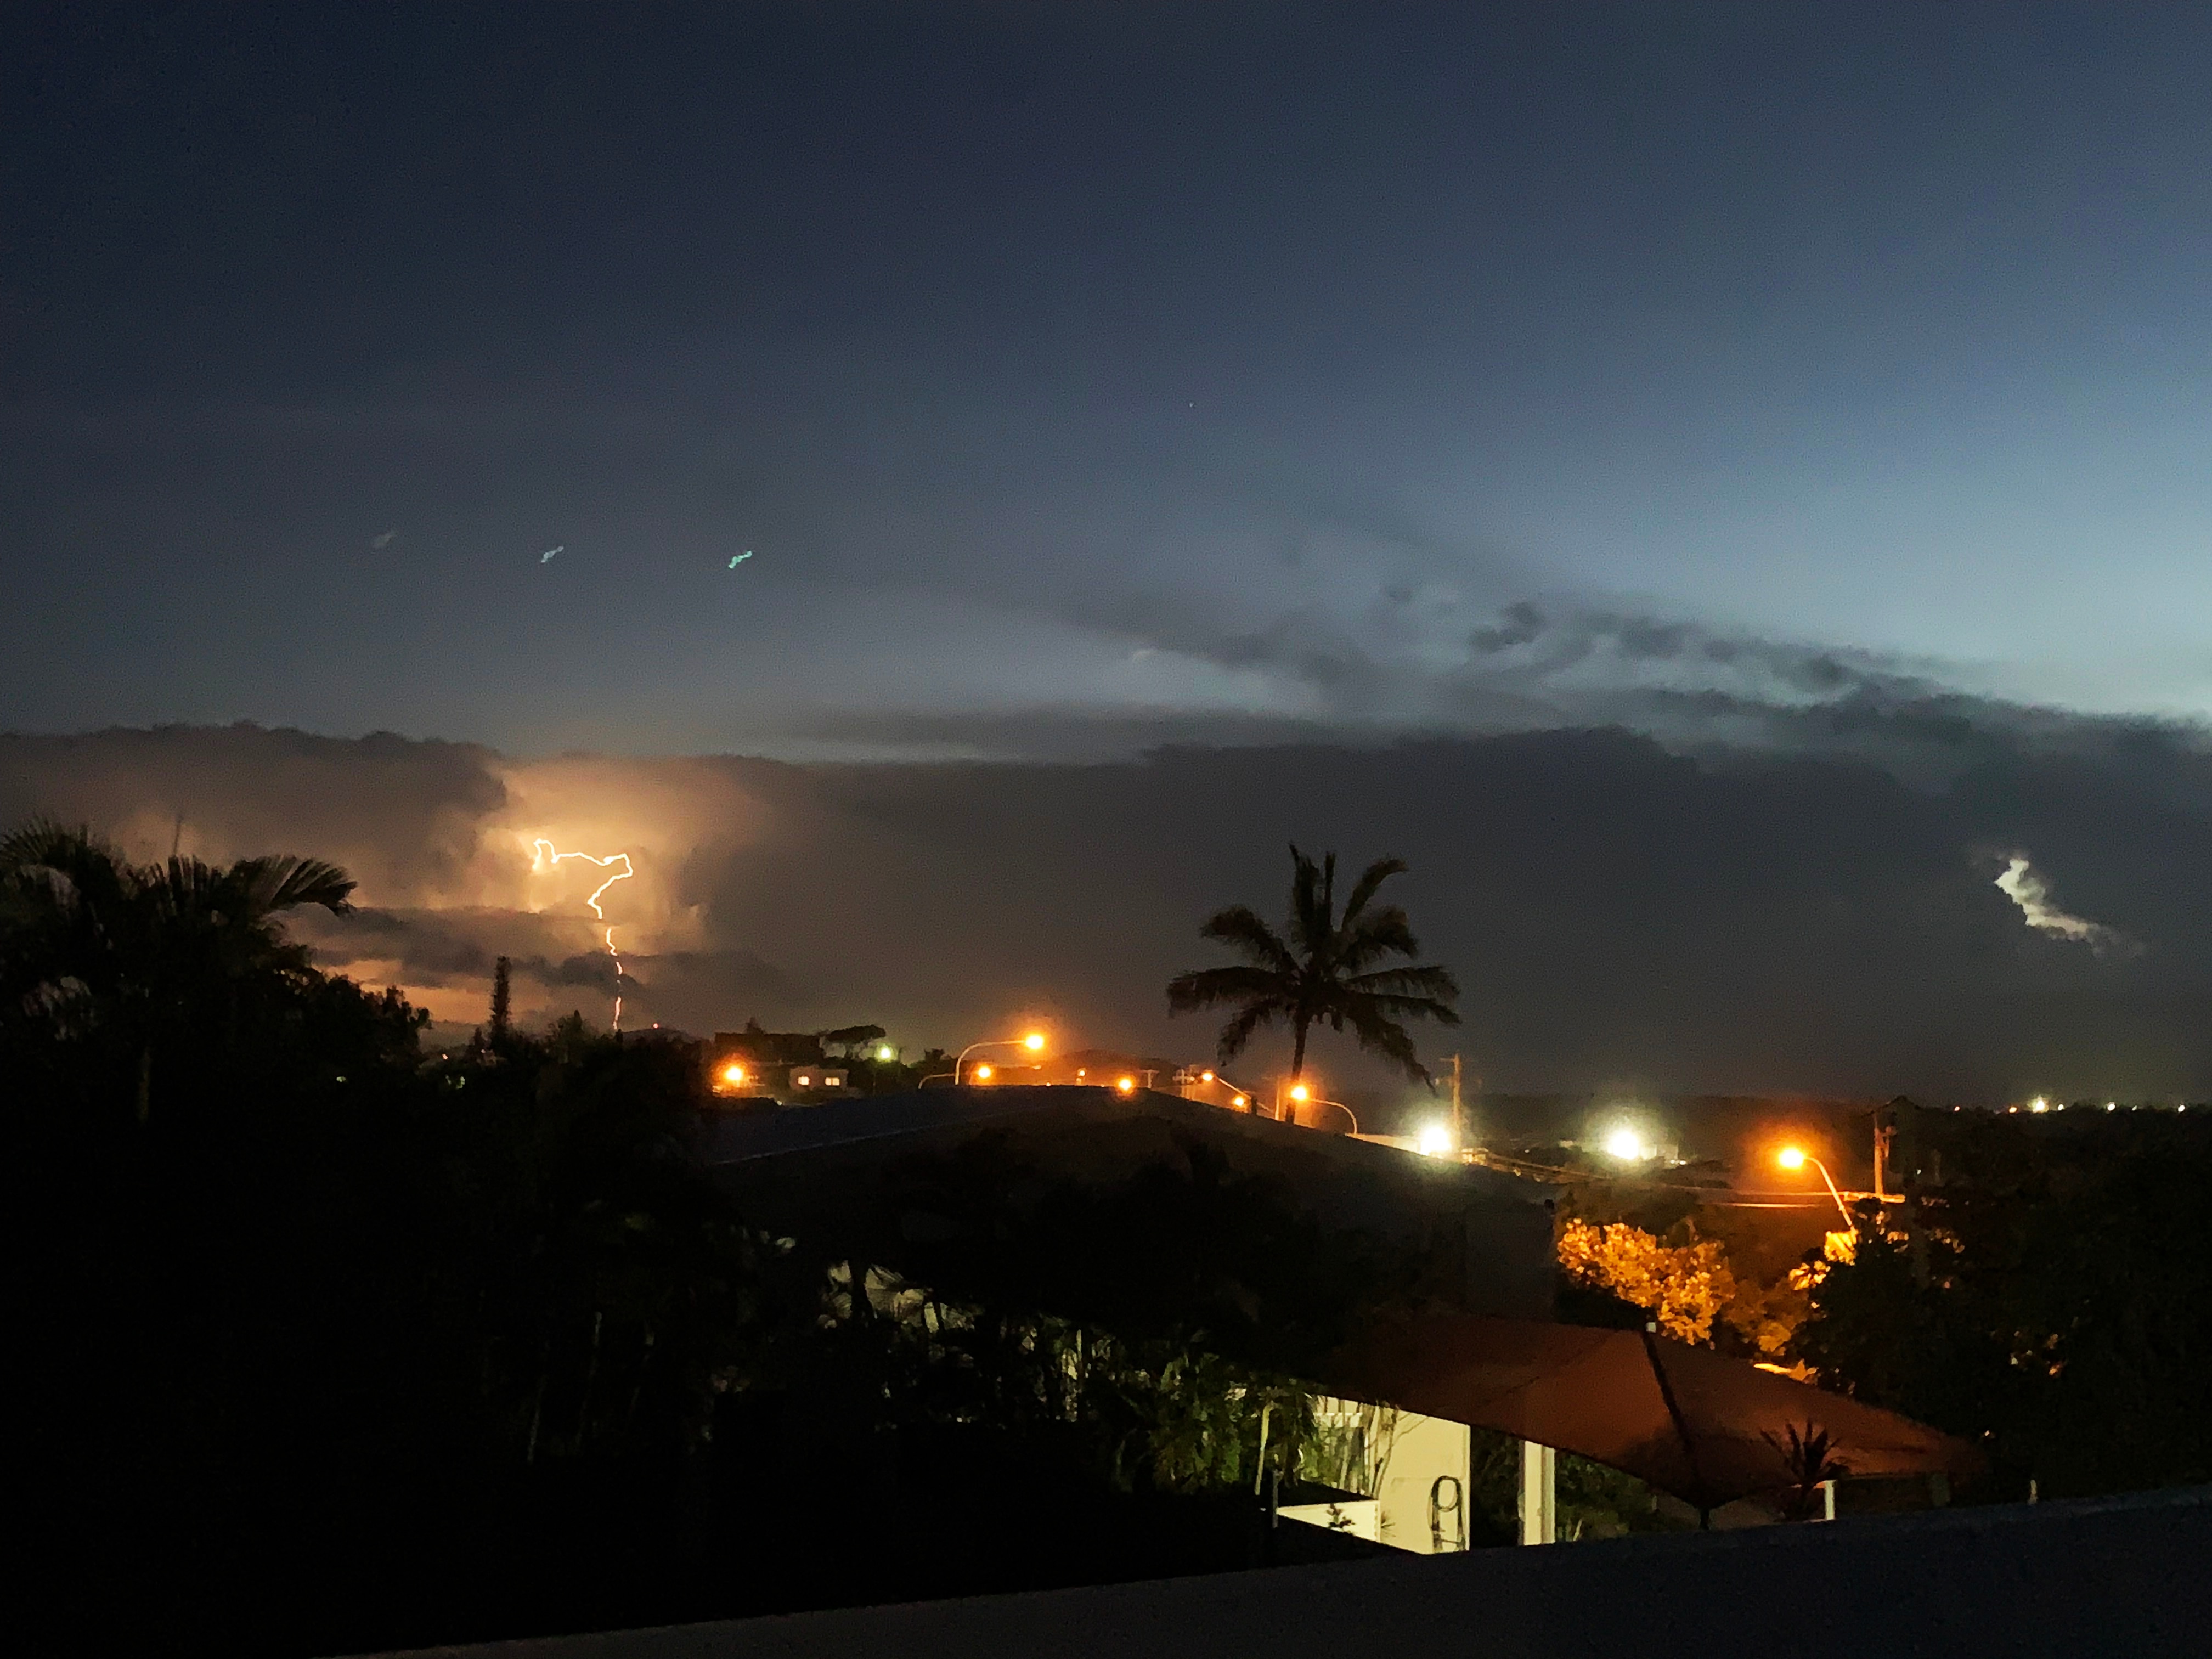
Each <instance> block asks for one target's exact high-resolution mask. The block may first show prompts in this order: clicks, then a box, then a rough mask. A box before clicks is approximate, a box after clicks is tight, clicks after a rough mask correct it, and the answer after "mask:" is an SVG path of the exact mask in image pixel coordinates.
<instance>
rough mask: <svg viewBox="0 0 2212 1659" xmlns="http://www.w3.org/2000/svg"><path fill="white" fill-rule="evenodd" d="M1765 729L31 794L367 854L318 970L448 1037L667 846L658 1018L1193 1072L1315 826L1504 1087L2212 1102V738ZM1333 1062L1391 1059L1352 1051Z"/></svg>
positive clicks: (256, 762)
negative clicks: (539, 852) (1728, 733)
mask: <svg viewBox="0 0 2212 1659" xmlns="http://www.w3.org/2000/svg"><path fill="white" fill-rule="evenodd" d="M1509 625H1510V619H1509ZM1507 648H1511V649H1521V648H1524V647H1523V646H1521V645H1516V646H1512V647H1507ZM1761 709H1762V710H1763V712H1761V713H1759V719H1760V720H1764V721H1765V723H1766V725H1765V732H1766V736H1765V739H1764V740H1762V741H1760V742H1759V743H1757V744H1723V743H1721V742H1719V741H1717V740H1716V739H1713V738H1710V737H1708V738H1706V739H1705V741H1704V742H1703V743H1702V744H1699V745H1698V746H1696V747H1695V748H1694V749H1689V748H1686V747H1684V746H1680V745H1675V746H1669V745H1667V744H1662V742H1661V741H1659V740H1658V739H1657V738H1655V737H1654V736H1651V735H1649V734H1641V733H1636V732H1629V731H1626V730H1623V729H1620V728H1618V727H1606V728H1585V727H1576V726H1559V727H1556V728H1553V729H1544V730H1534V731H1521V732H1506V733H1501V734H1498V735H1494V736H1487V737H1468V736H1451V737H1434V738H1423V737H1419V736H1406V735H1403V734H1400V735H1395V736H1394V735H1389V734H1387V733H1384V732H1377V733H1376V736H1375V738H1374V740H1372V741H1370V742H1366V743H1361V744H1351V743H1346V742H1345V741H1343V740H1341V734H1339V735H1338V737H1337V738H1334V740H1330V741H1311V740H1309V741H1276V742H1273V743H1271V744H1246V745H1245V746H1241V747H1235V746H1218V745H1205V744H1197V743H1186V744H1183V745H1181V746H1168V747H1163V748H1159V749H1157V750H1152V752H1150V753H1148V754H1146V755H1144V756H1142V757H1139V758H1136V759H1114V760H1105V761H1097V760H1092V761H1080V762H1057V763H1042V762H1030V763H999V764H991V763H975V762H945V763H898V764H870V765H858V764H827V763H818V764H804V765H802V764H794V763H786V762H778V761H769V760H762V759H757V758H746V757H673V758H661V759H649V758H626V757H605V756H592V755H570V756H562V757H548V758H538V759H530V758H517V757H507V756H503V755H501V754H498V753H495V752H494V751H492V750H487V749H483V748H477V747H471V746H468V745H461V744H435V743H415V742H408V741H404V740H401V739H398V738H390V737H373V738H362V739H359V740H345V739H337V738H319V737H313V736H308V735H306V734H303V733H300V732H289V731H266V730H261V729H258V728H252V727H230V728H222V729H210V728H194V727H173V728H167V729H163V730H157V731H115V732H102V733H98V734H94V735H91V736H85V737H76V738H42V737H9V738H0V817H5V818H9V819H14V818H16V817H21V816H23V815H25V814H27V813H28V812H31V811H47V812H52V813H55V814H57V815H59V816H62V817H67V818H71V819H84V820H88V821H90V822H92V823H95V824H97V825H99V826H100V827H102V828H104V829H107V830H108V831H109V832H110V833H112V834H115V835H117V836H120V837H122V838H123V839H124V840H125V842H127V843H128V844H130V845H131V847H132V848H133V849H134V850H135V851H137V852H138V853H139V854H143V855H153V854H161V853H165V852H167V849H168V848H169V846H170V845H171V843H172V842H176V843H177V844H179V845H181V846H182V847H183V848H185V850H187V851H190V852H194V853H198V854H203V855H204V856H207V857H210V858H214V859H227V858H232V857H236V856H240V855H244V854H250V853H258V852H264V851H276V850H284V851H296V852H301V853H311V854H318V855H321V856H325V857H329V858H332V859H335V860H337V861H338V862H340V863H342V864H343V865H345V866H347V867H348V868H349V869H350V870H352V871H353V872H355V873H356V875H357V876H359V877H360V878H361V881H362V890H361V895H360V896H361V901H362V907H363V908H362V912H361V914H359V915H356V916H354V917H352V918H349V919H347V920H344V921H314V922H311V923H309V924H307V927H308V928H309V931H310V936H311V937H312V939H313V942H314V944H315V945H316V946H317V948H318V950H319V951H320V952H321V953H322V959H323V960H324V961H325V963H328V964H330V965H332V966H335V967H339V968H343V969H345V970H346V971H349V972H351V973H355V974H356V975H360V976H362V977H363V978H364V979H367V980H368V981H372V982H377V983H395V984H399V985H402V986H404V987H406V988H407V989H408V991H409V993H410V995H413V996H416V998H418V999H419V1000H422V1003H423V1004H424V1005H425V1006H428V1007H430V1008H431V1009H432V1010H433V1012H434V1013H435V1015H436V1016H437V1017H438V1018H439V1019H440V1020H441V1021H444V1022H448V1023H450V1024H452V1025H453V1027H455V1028H456V1029H465V1027H466V1025H467V1024H471V1023H474V1022H476V1021H478V1020H480V1019H481V1018H483V1010H484V1006H485V999H486V995H487V987H488V983H489V973H490V964H491V962H492V960H493V958H494V957H496V956H499V955H502V954H503V955H507V956H509V957H513V959H514V961H515V962H516V963H517V966H518V972H519V975H520V985H519V987H518V1002H519V1005H520V1007H521V1008H522V1010H523V1011H524V1012H525V1013H526V1016H527V1017H530V1018H545V1017H548V1016H550V1015H552V1014H555V1013H558V1012H566V1011H567V1010H568V1009H571V1008H574V1009H578V1010H580V1011H582V1012H585V1013H586V1016H587V1017H588V1018H593V1019H595V1020H604V1019H605V1018H606V1017H607V1014H608V1012H610V1010H611V996H612V992H613V989H614V987H613V982H612V976H611V963H609V961H608V959H607V957H606V956H605V951H604V948H603V945H602V942H601V934H600V931H599V926H598V924H597V923H596V922H595V921H593V919H592V915H591V914H590V912H589V910H588V909H587V908H586V905H585V899H586V896H587V895H588V893H589V891H590V890H591V889H592V886H593V885H595V882H594V881H593V880H592V873H593V872H590V871H588V870H584V871H579V870H577V869H575V868H574V867H572V866H561V867H559V868H557V869H548V868H544V867H540V868H536V869H533V867H532V866H533V859H532V850H531V842H532V840H533V838H535V837H536V836H541V835H543V836H548V837H550V839H552V840H554V841H555V842H556V843H557V844H558V845H560V846H562V847H563V848H568V847H577V848H589V849H590V850H592V851H593V852H595V853H598V854H602V855H605V854H611V853H613V852H617V851H620V852H625V853H627V854H629V856H630V858H631V860H632V861H633V863H634V865H635V869H636V871H637V874H636V877H635V879H634V880H631V881H626V882H623V883H622V884H619V885H618V886H617V887H616V888H615V889H613V890H611V891H610V893H609V894H608V896H607V915H608V920H609V921H611V922H612V923H614V924H616V925H617V927H618V930H619V932H618V938H619V939H620V941H621V944H622V946H623V960H624V963H625V965H626V966H627V967H628V969H629V972H630V973H631V975H634V977H635V984H634V985H633V986H632V987H629V989H628V993H627V994H628V995H629V1009H628V1012H627V1013H626V1021H627V1023H629V1024H633V1025H635V1024H645V1023H648V1022H650V1021H654V1020H658V1021H662V1022H665V1023H666V1024H671V1025H675V1026H679V1027H682V1028H684V1029H686V1030H696V1031H708V1030H714V1029H717V1028H727V1027H729V1026H732V1025H735V1024H740V1023H742V1022H743V1021H744V1019H745V1018H760V1019H761V1020H763V1022H764V1023H766V1024H770V1025H772V1026H799V1027H807V1026H817V1025H830V1024H851V1023H854V1022H856V1021H860V1020H869V1021H874V1022H878V1023H881V1024H884V1025H886V1026H889V1027H890V1028H891V1029H892V1030H893V1031H894V1033H895V1035H896V1038H897V1040H898V1041H901V1042H905V1043H907V1044H908V1045H909V1046H919V1045H921V1044H926V1043H950V1042H964V1041H968V1040H970V1039H972V1038H973V1037H975V1036H980V1035H987V1034H988V1033H991V1032H994V1031H996V1030H1000V1028H1001V1027H1004V1026H1007V1025H1008V1024H1009V1022H1011V1021H1014V1020H1017V1019H1019V1018H1029V1017H1033V1016H1034V1017H1044V1018H1052V1019H1054V1020H1055V1021H1057V1022H1059V1024H1060V1026H1061V1027H1062V1028H1063V1029H1064V1030H1066V1031H1067V1032H1068V1034H1069V1036H1070V1038H1071V1040H1076V1039H1080V1040H1082V1041H1084V1042H1097V1043H1101V1044H1111V1045H1116V1046H1120V1045H1127V1046H1131V1047H1137V1048H1143V1049H1145V1050H1147V1051H1151V1052H1165V1053H1187V1054H1192V1055H1194V1056H1197V1055H1202V1054H1205V1053H1206V1051H1207V1049H1208V1048H1209V1046H1210V1031H1209V1030H1207V1029H1206V1028H1205V1027H1203V1026H1201V1025H1200V1024H1196V1023H1194V1022H1189V1021H1181V1022H1170V1021H1169V1020H1168V1019H1167V1018H1166V1017H1165V1013H1164V1001H1163V996H1162V989H1161V987H1163V986H1164V984H1165V982H1166V981H1167V979H1168V978H1169V977H1170V975H1173V974H1175V973H1176V972H1178V971H1180V970H1182V969H1187V968H1190V967H1194V966H1199V965H1202V964H1203V963H1206V962H1208V961H1210V960H1212V957H1211V954H1210V952H1209V951H1208V950H1207V948H1206V947H1205V946H1203V945H1201V944H1200V941H1199V940H1198V939H1197V938H1196V937H1195V927H1196V924H1197V921H1198V920H1199V919H1200V917H1201V916H1202V915H1205V914H1206V912H1207V911H1208V910H1209V909H1211V908H1213V907H1216V906H1218V905H1219V904H1221V903H1223V902H1230V901H1232V900H1242V901H1245V902H1252V903H1255V904H1256V905H1259V906H1261V907H1262V908H1265V909H1273V908H1276V907H1277V906H1278V905H1279V902H1280V898H1281V890H1282V888H1283V886H1284V884H1285V870H1286V867H1287V857H1286V854H1285V851H1284V847H1285V843H1286V842H1290V841H1293V840H1295V841H1297V842H1298V843H1299V844H1300V845H1302V846H1309V847H1314V848H1335V849H1337V850H1338V851H1339V852H1340V853H1341V854H1343V855H1344V856H1345V857H1346V858H1347V859H1350V860H1364V859H1367V858H1370V857H1373V856H1376V855H1380V854H1397V855H1400V856H1402V857H1405V858H1407V859H1408V860H1410V861H1411V863H1412V865H1413V875H1412V877H1411V878H1408V879H1407V882H1406V884H1405V892H1404V895H1403V896H1404V898H1405V900H1406V902H1407V904H1408V905H1409V907H1410V908H1411V909H1412V911H1413V915H1414V917H1415V919H1416V921H1417V923H1418V925H1419V930H1420V932H1421V934H1422V937H1423V942H1424V945H1425V948H1426V950H1427V951H1428V952H1429V953H1430V954H1431V955H1433V956H1435V957H1438V958H1441V959H1442V960H1444V961H1446V962H1448V963H1451V964H1452V965H1453V966H1454V967H1455V969H1457V970H1458V972H1459V974H1460V976H1461V978H1462V982H1463V983H1464V984H1465V986H1466V987H1467V995H1466V999H1465V1012H1466V1013H1467V1015H1468V1025H1467V1027H1466V1028H1465V1030H1463V1031H1462V1032H1461V1033H1459V1034H1457V1036H1456V1037H1455V1042H1456V1046H1458V1047H1459V1048H1461V1049H1462V1052H1464V1053H1466V1054H1468V1056H1469V1058H1470V1062H1471V1064H1472V1066H1474V1069H1475V1070H1477V1071H1479V1072H1480V1073H1481V1074H1482V1075H1483V1076H1484V1077H1485V1078H1486V1079H1487V1081H1488V1083H1489V1085H1490V1086H1492V1087H1493V1088H1499V1089H1541V1088H1563V1089H1599V1088H1612V1087H1621V1088H1651V1089H1664V1090H1685V1091H1689V1090H1698V1091H1799V1090H1802V1091H1830V1092H1842V1093H1851V1094H1862V1095H1875V1096H1887V1095H1888V1094H1890V1093H1893V1092H1897V1091H1907V1092H1912V1093H1915V1094H1918V1095H1923V1096H1926V1097H1932V1098H1936V1099H1947V1098H1956V1099H1965V1100H1996V1099H2002V1098H2009V1097H2019V1096H2020V1095H2021V1094H2023V1093H2026V1092H2047V1093H2054V1094H2059V1095H2067V1094H2072V1093H2080V1094H2085V1095H2086V1094H2088V1093H2091V1092H2094V1093H2096V1094H2098V1095H2100V1096H2112V1095H2122V1096H2131V1095H2154V1094H2164V1095H2172V1094H2184V1095H2187V1094H2198V1095H2201V1094H2202V1093H2203V1092H2205V1091H2206V1089H2207V1086H2208V1085H2212V1051H2208V1039H2207V1036H2206V1035H2205V1030H2206V1028H2205V1024H2204V1022H2203V1018H2202V1017H2201V1010H2202V1009H2203V1006H2205V1004H2206V1001H2207V1000H2208V999H2212V960H2208V953H2207V951H2206V950H2205V948H2204V947H2203V944H2202V943H2201V942H2202V941H2203V939H2206V938H2208V937H2212V879H2208V878H2206V877H2205V876H2203V875H2202V874H2200V873H2199V872H2206V871H2212V757H2208V755H2207V752H2206V750H2205V746H2204V744H2203V742H2202V741H2201V740H2200V739H2199V738H2198V737H2197V735H2195V734H2194V733H2192V732H2188V731H2185V730H2181V729H2177V728H2169V727H2163V726H2151V725H2145V724H2142V723H2124V722H2100V721H2091V720H2067V719H2064V718H2063V717H2058V716H2051V715H2045V714H2035V713H2033V712H2032V711H2019V710H2008V709H2005V708H1998V707H1993V706H1989V705H1976V704H1972V703H1971V702H1970V701H1967V700H1949V701H1945V700H1941V699H1919V700H1913V699H1910V698H1899V697H1897V696H1891V695H1889V694H1887V693H1886V694H1884V696H1883V697H1882V698H1876V697H1875V696H1869V695H1862V696H1860V697H1859V699H1858V701H1857V702H1829V703H1827V704H1825V705H1820V706H1819V707H1817V708H1807V709H1799V710H1796V711H1790V710H1786V709H1778V708H1775V707H1773V706H1772V705H1761ZM1025 718H1027V719H1029V720H1031V721H1032V722H1033V723H1034V722H1039V721H1042V722H1043V723H1044V724H1045V725H1046V726H1049V725H1050V720H1051V717H1050V716H1049V715H1048V714H1042V715H1030V716H1027V717H1025ZM1793 723H1794V724H1793ZM1784 734H1794V735H1795V736H1796V739H1797V741H1796V745H1795V747H1784V745H1783V744H1782V742H1781V740H1780V739H1781V737H1782V736H1783V735H1784ZM970 735H973V734H972V733H971V734H970ZM1121 735H1122V736H1123V737H1125V738H1126V737H1132V736H1134V735H1137V733H1135V732H1123V733H1122V734H1121ZM1277 735H1278V736H1283V735H1290V736H1293V737H1295V735H1296V734H1295V733H1289V734H1281V733H1279V734H1277ZM2018 848H2033V854H2034V863H2033V866H2027V865H2025V864H2023V865H2022V866H2021V867H2020V868H2018V869H2017V870H2015V868H2014V866H2013V865H2012V863H2011V862H2010V860H2011V859H2013V858H2014V857H2021V858H2025V856H2026V855H2025V854H2017V853H2016V851H2015V850H2014V849H2018ZM1993 849H2006V850H2003V851H1996V850H1993ZM2000 874H2001V875H2002V879H2003V881H2004V882H2005V883H2006V884H2005V885H2004V886H2003V887H2002V890H2000V888H1999V887H1998V886H1997V885H1996V884H1993V880H1994V879H1995V878H1998V877H1999V876H2000ZM2045 881H2054V882H2060V883H2063V890H2064V891H2065V892H2066V894H2067V895H2068V896H2069V902H2070V903H2071V904H2073V905H2074V906H2075V907H2077V908H2078V909H2079V911H2080V913H2081V915H2078V916H2077V915H2075V914H2074V913H2072V912H2070V911H2066V910H2061V909H2059V908H2057V905H2056V904H2055V902H2053V900H2052V898H2051V889H2050V888H2047V887H2045V886H2044V885H2043V883H2044V882H2045ZM2082 916H2093V917H2095V918H2097V919H2098V920H2097V921H2094V922H2090V921H2083V920H2081V917H2082ZM2085 930H2087V931H2085ZM2123 940H2124V941H2127V942H2129V943H2130V945H2133V946H2135V947H2136V948H2134V949H2131V950H2124V949H2114V948H2103V949H2098V950H2084V949H2081V945H2082V944H2084V943H2088V944H2092V945H2105V946H2107V947H2109V946H2111V945H2116V944H2118V942H2120V941H2123ZM1322 1063H1323V1065H1324V1066H1328V1067H1331V1068H1333V1069H1334V1071H1335V1073H1337V1074H1339V1075H1341V1076H1343V1077H1345V1078H1346V1079H1347V1081H1352V1080H1357V1079H1359V1078H1360V1077H1362V1076H1364V1071H1363V1068H1362V1067H1361V1066H1359V1065H1358V1062H1357V1061H1356V1060H1353V1059H1352V1057H1351V1056H1350V1055H1349V1054H1346V1053H1344V1052H1340V1051H1339V1050H1338V1049H1336V1048H1334V1046H1328V1047H1327V1048H1326V1052H1324V1054H1323V1055H1322Z"/></svg>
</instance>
